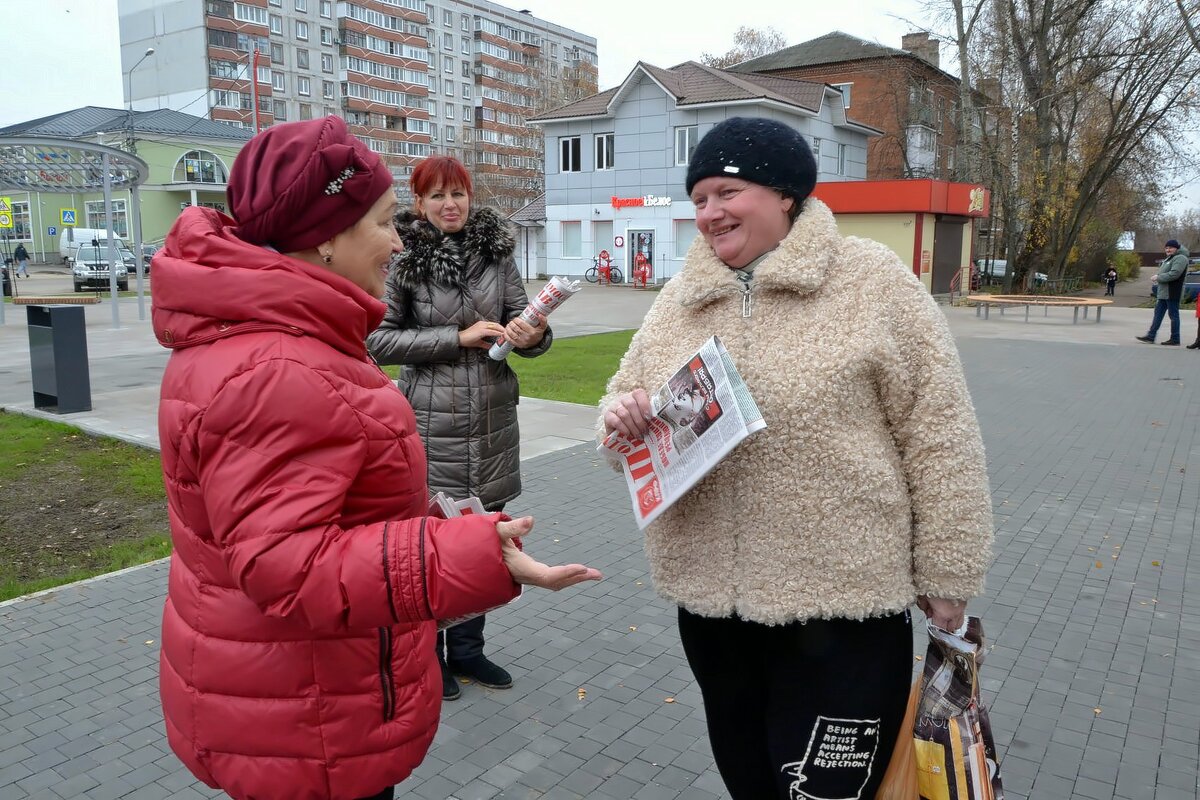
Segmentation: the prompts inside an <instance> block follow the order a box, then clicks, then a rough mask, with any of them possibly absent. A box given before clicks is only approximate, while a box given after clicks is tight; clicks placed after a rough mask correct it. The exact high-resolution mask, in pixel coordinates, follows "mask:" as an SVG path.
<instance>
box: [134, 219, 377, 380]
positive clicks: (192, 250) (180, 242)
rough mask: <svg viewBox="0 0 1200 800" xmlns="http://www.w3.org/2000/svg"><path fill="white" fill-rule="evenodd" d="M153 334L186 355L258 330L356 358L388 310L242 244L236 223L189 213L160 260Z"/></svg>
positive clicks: (347, 285) (335, 280) (350, 287)
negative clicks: (308, 339)
mask: <svg viewBox="0 0 1200 800" xmlns="http://www.w3.org/2000/svg"><path fill="white" fill-rule="evenodd" d="M153 302H154V306H153V312H152V318H153V323H154V333H155V335H156V336H157V337H158V341H159V343H160V344H162V345H163V346H164V347H169V348H184V347H190V346H192V345H196V344H202V343H204V342H208V341H212V340H214V339H219V338H223V337H225V336H234V335H237V334H238V333H241V332H244V331H245V330H247V327H248V326H251V325H252V326H253V328H252V329H253V330H263V329H266V330H270V329H278V330H281V331H286V332H289V333H293V334H297V335H307V336H312V337H315V338H317V339H320V340H322V341H324V342H326V343H327V344H329V345H330V346H332V347H335V348H337V349H338V350H341V351H343V352H345V353H349V354H351V355H353V356H355V357H357V358H365V357H366V353H367V350H366V345H365V340H366V337H367V334H369V333H370V332H371V331H373V330H375V328H376V327H378V326H379V323H380V321H381V320H382V319H383V314H384V310H385V306H384V304H383V303H382V302H380V301H379V300H377V299H376V298H374V297H371V296H370V295H369V294H368V293H367V292H365V291H363V290H362V289H361V288H359V287H358V286H356V285H355V284H353V283H351V282H350V281H349V280H347V279H346V278H343V277H342V276H340V275H336V274H334V273H333V272H330V271H329V270H326V269H322V268H321V267H318V266H316V265H314V264H309V263H307V262H304V261H300V260H298V259H295V258H291V257H290V256H287V255H284V254H283V253H278V252H275V251H274V250H269V249H267V248H265V247H259V246H258V245H253V244H249V243H247V242H243V241H242V240H241V239H239V238H238V237H237V228H236V223H235V222H234V221H233V220H232V219H230V218H229V217H227V216H225V215H224V214H221V213H220V212H218V211H214V210H212V209H208V208H195V207H193V208H188V209H185V210H184V212H183V213H182V214H180V216H179V219H178V220H176V221H175V224H174V226H172V228H171V232H170V233H169V234H168V235H167V240H166V243H165V244H164V246H163V249H162V250H161V251H160V252H159V253H157V254H156V255H155V257H154V301H153Z"/></svg>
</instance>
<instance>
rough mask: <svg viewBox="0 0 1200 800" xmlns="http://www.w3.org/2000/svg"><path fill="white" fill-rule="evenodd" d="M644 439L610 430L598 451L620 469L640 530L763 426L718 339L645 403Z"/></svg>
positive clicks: (751, 400)
mask: <svg viewBox="0 0 1200 800" xmlns="http://www.w3.org/2000/svg"><path fill="white" fill-rule="evenodd" d="M650 407H651V410H652V412H653V414H654V417H653V418H652V419H651V420H650V423H649V425H650V430H649V432H648V434H647V435H646V438H645V439H644V440H643V439H633V440H631V439H629V438H627V437H626V436H624V435H622V434H620V433H618V432H616V431H613V432H612V433H610V434H609V435H608V436H607V437H606V438H605V439H604V442H603V443H601V445H600V446H599V447H598V448H597V449H598V450H599V452H600V453H601V454H603V455H604V457H605V458H607V459H608V460H609V461H610V462H611V463H614V464H620V466H621V469H622V471H623V472H624V473H625V483H626V485H627V486H628V487H629V495H630V498H631V500H632V501H633V515H634V517H635V519H637V524H638V527H639V528H645V527H646V526H647V525H649V524H650V523H651V522H652V521H654V519H655V518H656V517H658V515H659V514H661V513H662V512H663V511H665V510H666V509H667V508H669V507H670V506H671V504H672V503H674V502H675V501H676V500H678V499H679V498H680V497H682V496H683V495H684V494H686V493H687V491H688V490H689V489H691V488H692V487H693V486H695V485H696V483H697V482H698V481H699V480H700V479H701V478H703V477H704V476H705V475H707V474H708V473H709V472H710V471H711V470H712V468H713V467H715V466H716V465H717V464H718V463H720V461H721V459H722V458H724V457H725V456H726V455H728V454H729V452H730V451H731V450H733V448H735V447H737V445H738V443H740V442H741V441H742V440H743V439H745V438H746V437H747V436H749V435H750V434H752V433H755V432H756V431H760V430H762V429H763V428H765V427H767V423H766V422H764V421H763V418H762V412H760V411H759V410H758V405H757V404H756V403H755V402H754V398H753V397H751V396H750V391H749V390H748V389H747V388H746V383H745V381H743V380H742V376H741V375H739V374H738V371H737V368H736V367H734V365H733V359H732V358H730V356H729V352H728V351H727V350H726V349H725V345H723V344H721V340H720V339H718V338H717V337H716V336H713V337H711V338H709V340H708V341H707V342H705V343H704V345H703V346H702V347H701V348H700V349H699V350H698V351H697V352H696V353H695V355H693V356H692V357H691V358H689V359H688V360H687V363H685V364H684V365H683V366H682V367H680V368H679V371H678V372H676V373H675V374H674V375H673V376H671V378H670V379H669V380H668V381H667V382H666V383H665V384H664V385H663V386H662V387H660V388H659V390H658V391H657V392H655V393H654V394H653V395H651V397H650Z"/></svg>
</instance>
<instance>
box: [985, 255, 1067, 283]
mask: <svg viewBox="0 0 1200 800" xmlns="http://www.w3.org/2000/svg"><path fill="white" fill-rule="evenodd" d="M975 267H976V268H977V269H978V270H979V273H980V275H982V276H983V282H984V284H994V283H1004V279H1005V277H1007V275H1008V259H1006V258H980V259H976V260H975ZM1033 280H1034V282H1035V283H1037V284H1043V283H1045V282H1046V281H1048V280H1050V276H1049V275H1047V274H1046V273H1044V272H1037V273H1034V276H1033Z"/></svg>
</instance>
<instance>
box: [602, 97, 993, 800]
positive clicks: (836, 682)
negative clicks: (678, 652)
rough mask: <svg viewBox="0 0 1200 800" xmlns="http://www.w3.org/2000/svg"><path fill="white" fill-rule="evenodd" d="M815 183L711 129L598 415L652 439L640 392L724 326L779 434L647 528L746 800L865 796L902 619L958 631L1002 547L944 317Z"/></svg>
mask: <svg viewBox="0 0 1200 800" xmlns="http://www.w3.org/2000/svg"><path fill="white" fill-rule="evenodd" d="M815 177H816V165H815V163H814V161H813V157H812V154H811V152H810V151H809V149H808V145H807V143H806V142H805V140H804V139H803V137H801V136H800V134H798V133H797V132H796V131H795V130H793V129H792V128H790V127H788V126H786V125H783V124H781V123H778V122H774V121H771V120H765V119H738V118H735V119H730V120H726V121H725V122H723V123H721V124H719V125H717V126H716V127H714V128H713V129H712V131H710V132H709V133H708V134H707V135H706V136H705V137H704V139H703V140H702V141H701V142H700V144H699V146H698V147H697V149H696V151H695V154H694V156H693V158H692V161H691V165H690V166H689V169H688V176H687V189H688V193H689V195H690V196H691V199H692V202H693V204H694V205H695V206H696V225H697V228H698V229H699V231H700V233H701V236H699V237H697V239H696V242H695V244H693V246H692V248H691V250H690V251H689V253H688V257H687V261H686V264H685V265H684V267H683V269H682V270H681V272H680V274H679V275H678V276H677V277H676V278H675V279H673V280H672V281H670V282H669V283H668V284H667V285H666V286H665V287H664V289H663V290H662V293H661V294H660V295H659V297H658V299H657V301H656V302H655V304H654V307H653V308H652V309H651V310H650V313H649V314H648V315H647V317H646V319H645V322H644V323H643V325H642V327H641V329H640V330H639V331H638V333H637V334H636V335H635V336H634V338H633V341H632V343H631V344H630V347H629V351H628V352H627V353H626V354H625V357H624V358H623V359H622V361H621V367H620V370H619V371H618V372H617V374H616V375H615V376H613V378H612V380H611V381H610V382H609V387H608V393H607V396H606V397H605V398H604V400H603V401H602V402H601V408H602V409H603V414H602V420H603V426H604V428H605V430H606V431H612V430H618V431H621V432H622V433H625V434H626V435H629V436H632V437H639V436H641V435H643V434H644V433H645V430H646V419H647V417H648V415H649V413H650V405H649V399H648V396H647V394H646V390H647V389H651V390H653V389H655V388H657V387H658V386H661V385H662V384H663V383H664V382H665V381H666V380H667V378H669V377H670V376H671V374H672V373H673V372H674V371H675V370H676V369H677V368H678V366H679V364H681V363H683V362H684V360H685V359H686V358H687V357H688V356H689V355H690V354H692V353H693V352H694V351H695V350H697V349H698V348H699V346H700V345H701V344H702V343H703V342H704V341H705V340H706V339H707V338H708V337H709V336H711V335H713V334H717V335H718V336H720V337H721V340H722V341H723V342H724V344H725V346H726V347H727V348H728V349H729V352H730V354H731V355H732V357H733V360H734V362H735V363H736V365H737V367H738V370H739V371H740V372H741V374H742V376H743V377H744V378H745V380H746V383H747V385H748V386H749V388H750V391H751V393H752V394H753V395H754V397H755V399H756V400H757V402H758V404H759V407H760V408H761V409H762V412H763V416H764V418H765V420H766V422H767V428H766V429H765V430H763V431H762V432H760V433H758V434H756V435H754V436H752V437H751V438H750V439H748V440H746V441H745V442H743V443H742V444H741V445H740V446H739V447H738V448H737V449H735V450H734V451H733V452H732V453H730V455H729V456H728V457H726V458H725V460H724V461H722V462H721V463H720V464H719V465H718V466H717V467H716V469H714V470H713V471H712V472H711V473H710V474H709V475H708V476H706V477H705V478H704V479H703V480H702V481H701V482H700V483H699V484H697V485H696V487H695V488H694V489H692V491H691V492H689V493H688V495H687V496H685V497H684V498H682V499H681V500H680V501H679V502H677V503H676V504H675V505H674V506H673V507H672V508H670V509H668V510H667V511H666V512H665V513H664V514H663V515H662V516H661V517H659V519H658V520H656V521H655V522H654V523H652V524H651V525H650V526H649V527H648V528H647V531H646V551H647V555H648V557H649V560H650V565H651V570H652V574H653V577H654V581H655V585H656V587H657V589H658V591H659V592H660V593H661V594H662V595H663V596H664V597H665V598H667V599H668V600H671V601H672V602H674V603H676V604H678V606H679V615H680V636H681V638H682V640H683V645H684V650H685V652H686V654H687V657H688V662H689V664H690V665H691V667H692V670H693V672H694V673H695V675H696V678H697V681H698V682H699V685H700V688H701V692H702V694H703V697H704V705H705V711H706V715H707V718H708V725H709V735H710V738H711V740H712V745H713V753H714V757H715V759H716V762H717V766H718V768H719V769H720V771H721V775H722V777H723V778H724V780H725V783H726V785H727V786H728V788H729V791H730V794H731V795H732V797H733V798H734V800H743V798H745V799H746V800H763V798H788V799H789V800H790V798H798V797H804V798H812V799H813V800H823V799H824V798H830V799H832V798H838V800H843V799H844V798H860V797H861V798H872V797H874V794H875V790H876V788H877V786H878V783H879V780H880V779H881V777H882V773H883V771H884V769H885V768H886V765H887V756H888V755H889V754H890V753H891V750H892V746H893V744H894V742H895V739H896V736H897V734H898V731H899V725H900V722H901V719H902V717H903V713H904V707H905V700H906V698H907V691H908V685H909V677H910V674H911V667H912V638H911V624H910V620H909V616H908V610H907V609H908V608H909V606H910V605H912V604H913V603H914V602H915V603H917V604H918V605H919V606H920V607H921V608H922V609H923V610H924V611H925V613H926V615H927V616H929V617H930V618H931V620H932V621H933V622H934V623H935V624H938V625H940V626H942V627H945V628H948V629H954V628H957V627H958V626H959V625H961V623H962V620H963V614H964V610H965V607H966V601H967V599H968V598H970V597H972V596H974V595H976V594H978V593H979V591H980V590H981V588H982V585H983V576H984V572H985V570H986V568H987V565H988V562H989V551H990V545H991V540H992V520H991V510H990V508H991V507H990V501H989V492H988V482H987V473H986V470H985V465H984V456H983V445H982V441H981V439H980V435H979V427H978V424H977V422H976V419H975V413H974V410H973V408H972V406H971V400H970V397H969V395H968V393H967V387H966V383H965V381H964V378H963V373H962V367H961V364H960V362H959V359H958V355H957V352H956V351H955V347H954V343H953V341H952V339H951V337H950V334H949V331H948V329H947V327H946V323H945V320H944V319H943V317H942V315H941V313H940V312H939V310H938V309H937V307H936V305H935V304H934V302H933V300H932V299H931V298H930V296H929V294H928V292H926V290H925V289H924V287H923V286H922V285H921V283H920V282H919V281H918V280H917V279H916V278H915V277H914V276H913V274H912V273H911V271H909V270H908V269H907V268H905V267H904V265H903V264H901V262H900V260H899V259H898V258H897V257H896V255H895V254H894V253H892V252H891V251H890V250H889V249H888V248H886V247H884V246H883V245H881V244H878V243H876V242H873V241H870V240H866V239H858V238H850V237H843V236H841V235H839V234H838V231H837V227H836V225H835V223H834V219H833V215H832V214H831V213H830V211H829V209H828V208H827V207H826V206H825V205H823V204H822V203H821V202H820V201H818V200H816V199H813V198H809V197H808V195H809V193H810V192H811V191H812V188H813V185H814V183H815Z"/></svg>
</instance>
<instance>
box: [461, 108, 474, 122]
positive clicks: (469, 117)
mask: <svg viewBox="0 0 1200 800" xmlns="http://www.w3.org/2000/svg"><path fill="white" fill-rule="evenodd" d="M462 117H463V122H473V121H474V120H475V107H474V106H463V107H462Z"/></svg>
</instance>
